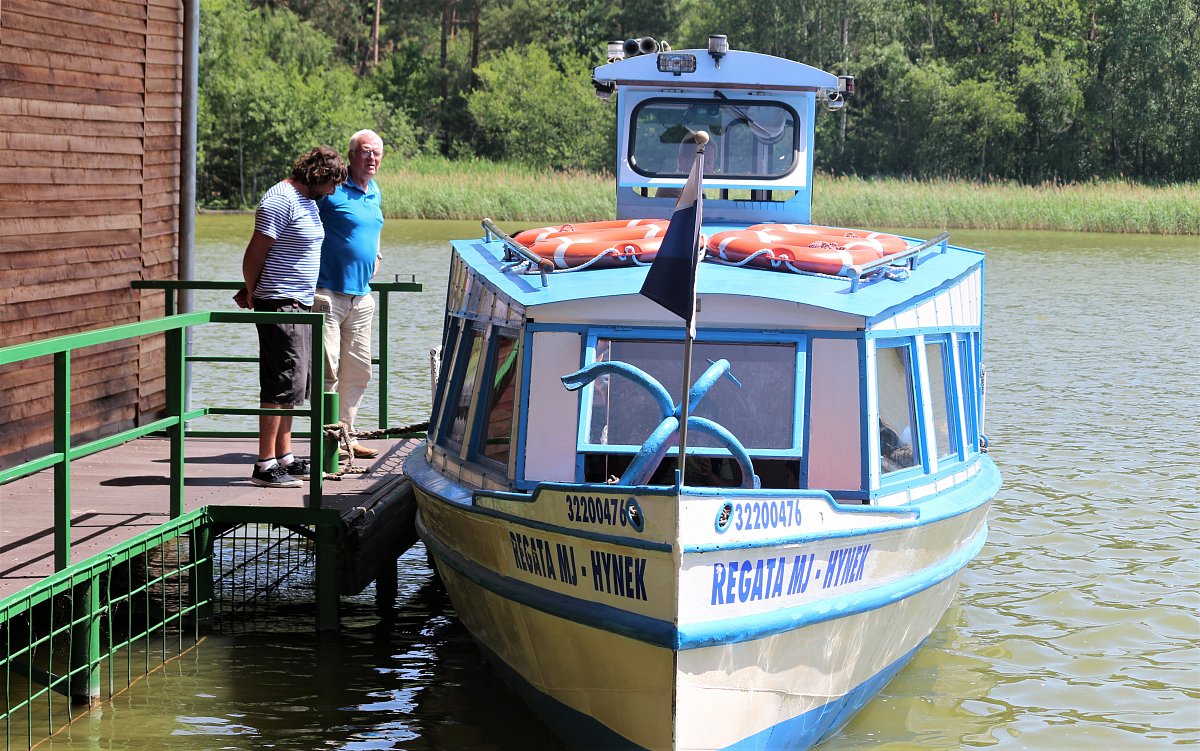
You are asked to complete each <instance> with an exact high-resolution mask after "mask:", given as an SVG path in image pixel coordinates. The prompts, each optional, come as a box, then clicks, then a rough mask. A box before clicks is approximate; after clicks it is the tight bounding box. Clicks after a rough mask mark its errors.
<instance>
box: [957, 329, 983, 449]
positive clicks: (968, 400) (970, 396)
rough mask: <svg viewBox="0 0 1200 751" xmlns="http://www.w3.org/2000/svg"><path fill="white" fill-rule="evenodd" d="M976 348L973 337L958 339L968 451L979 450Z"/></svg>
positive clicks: (965, 336) (963, 336)
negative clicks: (973, 345)
mask: <svg viewBox="0 0 1200 751" xmlns="http://www.w3.org/2000/svg"><path fill="white" fill-rule="evenodd" d="M974 351H975V350H974V348H973V347H972V346H971V336H970V335H969V334H960V335H959V339H958V368H959V373H960V377H959V386H960V387H961V388H962V395H963V421H964V423H965V424H964V426H963V427H964V428H966V430H965V433H966V441H967V451H968V453H970V452H977V451H978V450H979V427H978V425H979V423H978V417H977V415H978V414H979V412H978V406H977V405H978V403H979V402H978V399H979V386H978V383H977V381H976V379H975V372H976V371H975V357H974Z"/></svg>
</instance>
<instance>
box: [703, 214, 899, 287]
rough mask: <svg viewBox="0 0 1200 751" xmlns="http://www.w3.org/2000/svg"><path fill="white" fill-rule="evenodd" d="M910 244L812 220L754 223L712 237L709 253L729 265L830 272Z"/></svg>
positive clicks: (876, 233) (897, 250)
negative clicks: (823, 224) (816, 222)
mask: <svg viewBox="0 0 1200 751" xmlns="http://www.w3.org/2000/svg"><path fill="white" fill-rule="evenodd" d="M907 248H908V241H907V240H905V239H904V238H902V237H897V236H896V235H889V234H886V233H883V232H866V231H864V230H854V229H839V228H837V227H822V226H819V225H813V224H755V225H753V226H751V227H747V228H746V229H743V230H733V231H731V232H719V233H717V234H715V235H713V236H712V238H710V239H709V241H708V251H709V253H710V254H712V255H713V256H715V257H716V258H717V259H719V260H721V261H725V262H726V263H735V264H742V263H744V264H745V265H748V266H753V267H756V268H763V269H776V270H785V269H787V268H788V267H789V266H790V267H792V269H794V270H801V271H812V272H816V273H818V274H831V275H838V274H843V273H845V272H846V271H847V270H848V269H849V268H850V267H852V266H860V265H862V264H864V263H868V262H870V261H875V260H878V259H880V258H886V257H887V256H890V255H895V254H896V253H900V252H903V251H904V250H906V249H907Z"/></svg>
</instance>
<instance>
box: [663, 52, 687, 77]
mask: <svg viewBox="0 0 1200 751" xmlns="http://www.w3.org/2000/svg"><path fill="white" fill-rule="evenodd" d="M658 70H659V72H660V73H674V74H675V75H677V76H678V75H680V74H682V73H695V72H696V56H695V55H693V54H690V53H688V52H660V53H659V55H658Z"/></svg>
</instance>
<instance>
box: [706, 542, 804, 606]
mask: <svg viewBox="0 0 1200 751" xmlns="http://www.w3.org/2000/svg"><path fill="white" fill-rule="evenodd" d="M812 559H813V557H812V556H811V555H808V554H807V553H806V554H804V555H798V556H796V558H795V560H793V561H792V563H791V569H792V571H791V577H790V578H789V577H788V571H787V569H788V560H787V558H786V557H784V556H780V557H779V558H758V559H753V560H746V561H729V562H727V563H716V564H714V565H713V583H712V603H711V604H713V605H731V604H733V603H735V602H752V601H754V600H770V599H773V598H776V597H782V596H783V595H784V594H785V591H786V594H789V595H791V594H796V593H797V592H803V591H804V590H805V589H807V588H808V577H809V576H811V575H812ZM785 580H786V590H785V588H784V586H785V584H784V583H785Z"/></svg>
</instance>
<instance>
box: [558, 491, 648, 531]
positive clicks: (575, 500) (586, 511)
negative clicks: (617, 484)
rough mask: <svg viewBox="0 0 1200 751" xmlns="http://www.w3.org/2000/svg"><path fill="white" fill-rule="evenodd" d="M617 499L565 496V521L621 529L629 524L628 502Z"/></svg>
mask: <svg viewBox="0 0 1200 751" xmlns="http://www.w3.org/2000/svg"><path fill="white" fill-rule="evenodd" d="M631 500H633V499H632V498H631V499H629V500H624V501H623V500H621V499H619V498H596V497H593V496H590V495H568V496H567V521H572V522H582V523H584V524H603V525H606V526H609V527H615V526H617V525H618V524H619V525H621V526H622V527H624V526H627V525H628V524H629V518H628V515H627V509H628V506H629V501H631Z"/></svg>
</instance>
